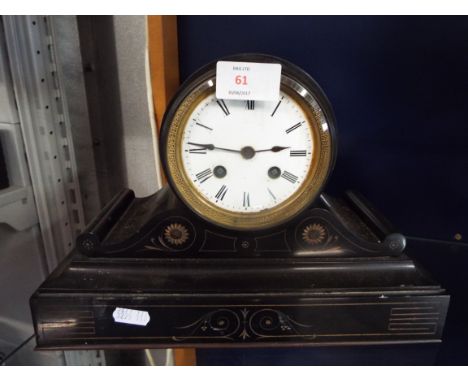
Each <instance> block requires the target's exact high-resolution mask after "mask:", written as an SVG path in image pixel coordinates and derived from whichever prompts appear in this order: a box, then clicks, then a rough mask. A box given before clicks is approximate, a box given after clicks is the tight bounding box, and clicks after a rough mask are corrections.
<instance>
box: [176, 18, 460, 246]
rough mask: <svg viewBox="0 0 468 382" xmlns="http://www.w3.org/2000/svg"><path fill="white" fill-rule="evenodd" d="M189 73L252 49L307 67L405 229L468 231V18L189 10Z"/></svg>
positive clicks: (336, 179)
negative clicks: (201, 12)
mask: <svg viewBox="0 0 468 382" xmlns="http://www.w3.org/2000/svg"><path fill="white" fill-rule="evenodd" d="M179 51H180V63H181V77H182V79H185V78H186V77H187V76H188V75H189V74H191V73H192V72H193V71H194V70H196V69H197V68H199V67H200V66H202V65H203V64H205V63H207V62H209V61H211V60H215V59H218V58H220V57H222V56H225V55H229V54H233V53H242V52H263V53H269V54H273V55H278V56H280V57H283V58H285V59H288V60H290V61H292V62H294V63H295V64H297V65H299V66H301V67H302V68H303V69H305V70H306V71H307V72H308V73H309V74H311V75H312V77H314V78H315V79H316V80H317V81H318V83H319V84H320V85H321V86H322V88H323V89H324V90H325V93H326V94H327V95H328V97H329V99H330V101H331V103H332V105H333V107H334V110H335V114H336V118H337V127H338V135H339V152H338V160H337V164H336V168H335V171H334V172H333V175H332V177H331V179H330V182H329V186H328V187H327V191H329V192H334V193H339V192H340V191H341V190H343V189H347V188H355V189H357V190H359V191H360V192H362V193H363V194H364V195H365V196H366V197H367V198H368V199H369V200H370V201H371V202H373V203H374V204H375V205H376V206H377V207H378V208H379V209H380V210H381V211H382V212H383V213H384V214H385V215H386V216H387V217H388V218H389V219H390V220H391V221H393V222H394V223H395V225H396V226H397V227H399V228H400V229H401V230H402V231H403V232H404V233H405V234H408V235H413V236H423V237H432V238H439V239H446V240H452V239H453V238H454V235H455V234H456V233H460V234H462V236H463V237H464V238H465V239H466V238H467V237H468V219H466V216H467V215H468V177H467V172H468V155H467V150H468V18H462V17H179Z"/></svg>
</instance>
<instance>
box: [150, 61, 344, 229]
mask: <svg viewBox="0 0 468 382" xmlns="http://www.w3.org/2000/svg"><path fill="white" fill-rule="evenodd" d="M222 60H223V61H233V62H255V63H270V64H271V63H275V64H280V65H281V75H282V79H281V85H282V86H286V87H289V86H291V85H285V81H286V82H287V79H292V80H293V81H294V82H297V83H298V84H300V86H301V87H302V88H303V89H304V90H305V91H306V92H307V93H309V94H310V95H311V96H312V97H313V99H314V101H315V102H317V104H318V107H319V109H320V113H321V114H323V116H324V119H325V121H326V124H327V126H328V127H327V133H326V134H324V136H322V135H320V133H318V137H317V138H316V139H317V140H321V141H322V142H321V145H322V150H324V151H325V150H326V151H327V155H329V160H328V161H327V160H323V162H324V163H323V165H318V166H317V167H316V174H317V175H318V176H320V177H321V178H322V181H321V183H320V184H318V186H317V187H313V188H312V189H309V190H310V192H309V194H310V196H308V194H305V195H304V196H306V197H307V198H308V199H310V202H312V201H313V199H314V197H318V195H319V194H320V191H321V190H322V189H323V187H324V185H325V183H326V181H327V179H328V176H329V175H330V173H331V171H332V170H333V167H334V165H335V160H336V152H337V135H336V129H335V125H336V121H335V116H334V113H333V109H332V107H331V104H330V102H329V100H328V98H327V96H326V95H325V92H324V91H323V90H322V88H321V87H320V85H319V84H318V83H317V82H316V81H315V80H314V79H313V78H312V77H311V76H310V75H309V74H308V73H306V72H305V71H304V70H302V69H301V68H299V67H298V66H296V65H294V64H292V63H291V62H289V61H286V60H284V59H282V58H279V57H275V56H271V55H266V54H257V53H245V54H238V55H232V56H228V57H224V58H223V59H222ZM216 63H217V61H213V62H211V63H209V64H207V65H205V66H204V67H202V68H201V69H199V70H198V71H196V72H195V73H193V74H192V75H191V76H190V77H189V78H188V79H187V80H186V81H185V82H184V83H183V84H182V86H181V87H180V89H179V90H178V91H177V93H176V95H175V96H174V98H173V99H172V100H171V102H170V103H169V105H168V107H167V109H166V112H165V114H164V118H163V121H162V125H161V134H160V141H159V142H160V145H159V151H160V157H161V163H162V167H163V168H164V170H165V171H164V172H165V175H166V177H167V180H168V183H169V185H170V187H171V189H172V190H173V191H174V193H176V194H177V195H178V196H179V198H180V199H181V200H182V201H184V196H183V193H182V192H181V191H180V190H179V189H180V188H185V185H183V184H180V183H178V182H177V180H176V179H175V178H174V177H173V176H172V174H171V171H170V168H171V166H170V165H169V161H168V157H169V155H168V147H169V146H170V145H169V144H168V141H169V135H170V129H171V124H172V121H173V120H174V119H176V114H177V112H178V110H179V108H180V107H181V104H182V103H183V101H184V100H185V99H186V98H187V97H189V96H190V95H191V94H192V93H193V92H194V91H196V89H197V88H198V87H199V86H200V85H202V84H204V83H206V82H207V81H209V80H212V79H213V78H215V77H216ZM291 90H292V89H290V91H291ZM301 97H302V98H303V97H304V96H303V95H301ZM308 106H309V107H310V105H308ZM314 112H316V111H314ZM319 128H320V127H318V126H317V127H316V129H319ZM325 136H326V137H325ZM176 171H177V172H178V173H179V172H180V171H183V170H181V169H180V171H179V169H177V170H176ZM196 192H197V191H196V190H195V189H194V190H193V193H196ZM296 201H297V202H299V200H296ZM201 204H202V205H205V203H201ZM308 204H310V203H306V204H305V205H304V207H303V208H302V209H305V208H306V207H307V205H308ZM185 205H186V206H187V207H188V208H190V209H192V211H193V212H195V213H197V214H199V215H200V212H199V211H196V209H195V208H193V207H192V205H191V204H190V203H187V202H185ZM199 205H200V204H199ZM200 208H201V207H200ZM204 211H205V214H204V215H203V216H202V217H203V218H204V219H205V220H208V221H212V222H214V223H215V224H217V225H223V222H221V221H219V220H220V219H217V220H216V219H213V218H212V217H211V214H210V209H205V210H204ZM283 211H284V210H283ZM298 212H300V211H298ZM209 215H210V216H209ZM222 215H223V214H222ZM225 215H226V214H224V215H223V216H222V217H221V219H223V218H224V217H225ZM218 216H219V215H218ZM279 216H280V218H281V215H279ZM236 220H237V222H236V224H235V229H238V230H249V229H250V228H244V227H243V224H242V223H241V222H239V220H241V219H236ZM283 220H285V219H283ZM286 220H289V219H286ZM275 221H276V219H275ZM278 224H279V223H278ZM257 225H258V224H257ZM272 225H273V224H272ZM274 225H277V224H276V223H275V224H274ZM270 226H271V225H270ZM227 228H232V226H227Z"/></svg>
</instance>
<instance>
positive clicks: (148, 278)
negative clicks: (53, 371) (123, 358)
mask: <svg viewBox="0 0 468 382" xmlns="http://www.w3.org/2000/svg"><path fill="white" fill-rule="evenodd" d="M77 244H78V245H77V246H78V248H79V249H80V250H81V253H80V252H79V251H78V250H75V252H73V253H72V254H71V255H70V256H69V257H68V258H67V259H66V260H65V261H64V262H63V263H62V264H61V265H60V266H59V267H58V268H57V269H56V270H55V271H54V272H53V273H52V274H51V275H50V276H49V277H48V279H47V280H46V281H45V282H44V283H43V284H42V285H41V286H40V287H39V289H38V290H37V291H36V293H35V294H34V295H33V296H32V298H31V308H32V313H33V318H34V324H35V330H36V335H37V345H38V349H93V348H95V349H104V348H157V347H161V348H167V347H172V348H173V347H185V346H186V347H210V346H211V347H213V346H218V347H236V346H238V347H239V346H241V347H248V346H252V347H255V346H257V347H268V346H314V345H326V344H335V345H342V344H343V345H344V344H348V345H349V344H377V343H409V342H439V341H440V340H441V336H442V330H443V326H444V321H445V316H446V312H447V308H448V303H449V296H448V295H447V294H446V293H445V291H444V290H443V289H442V288H441V287H440V286H439V285H438V284H437V283H436V282H434V281H433V280H432V279H431V278H430V276H428V275H427V273H426V272H424V271H423V270H421V269H420V268H419V267H418V266H416V265H415V263H414V262H413V261H412V260H411V258H410V257H408V256H407V255H406V253H405V240H404V237H403V236H402V235H400V234H398V233H396V232H395V230H393V229H391V226H390V225H389V224H388V223H387V222H386V221H385V220H384V219H383V218H381V217H380V216H379V215H378V213H377V212H376V211H375V210H374V209H373V208H372V207H371V206H370V205H369V204H368V203H366V202H365V201H364V199H363V198H362V197H359V196H358V195H357V194H355V193H349V194H348V195H347V197H346V199H345V200H337V199H333V198H330V197H328V196H326V195H322V197H321V199H320V201H319V202H317V203H316V204H315V205H314V206H312V207H311V208H310V209H309V210H307V211H305V212H304V213H303V214H301V216H298V217H297V219H295V220H294V221H292V222H290V223H289V224H288V225H287V226H283V227H276V228H275V229H271V230H269V231H261V232H250V233H247V232H234V231H229V230H222V229H220V228H217V227H213V226H211V225H209V224H208V223H205V222H202V221H201V220H200V219H199V218H197V217H196V216H195V215H193V214H192V213H191V212H190V211H188V210H187V209H184V208H183V207H182V206H181V205H180V204H179V202H178V201H177V199H175V198H174V197H173V195H172V194H171V192H170V191H169V190H162V191H161V192H159V193H157V194H156V195H155V196H153V197H149V198H145V199H135V198H134V196H133V195H132V193H131V192H129V191H125V192H122V193H121V194H119V196H118V197H117V198H116V199H114V201H113V202H112V203H110V205H108V206H107V207H106V208H105V209H104V210H103V212H102V214H101V215H100V216H99V217H98V218H97V219H96V220H95V221H94V222H93V223H91V224H90V226H89V227H88V229H87V230H86V232H84V233H83V235H82V236H81V237H80V239H79V240H78V243H77ZM420 250H421V251H425V249H424V248H421V249H420ZM409 255H411V253H409ZM116 308H126V309H133V310H137V311H140V312H146V313H147V314H148V315H149V322H147V323H146V325H135V324H128V323H121V322H116V321H115V319H114V316H113V313H114V311H115V310H116Z"/></svg>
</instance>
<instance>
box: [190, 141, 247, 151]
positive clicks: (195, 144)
mask: <svg viewBox="0 0 468 382" xmlns="http://www.w3.org/2000/svg"><path fill="white" fill-rule="evenodd" d="M187 143H188V144H189V145H192V146H198V147H202V148H204V149H207V150H210V151H211V150H223V151H229V152H232V153H240V152H241V150H233V149H226V148H224V147H217V146H215V145H212V144H203V143H194V142H187Z"/></svg>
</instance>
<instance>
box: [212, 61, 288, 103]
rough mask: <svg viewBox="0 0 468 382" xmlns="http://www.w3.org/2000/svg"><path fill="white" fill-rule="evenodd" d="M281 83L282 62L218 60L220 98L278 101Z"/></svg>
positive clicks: (217, 73) (217, 88)
mask: <svg viewBox="0 0 468 382" xmlns="http://www.w3.org/2000/svg"><path fill="white" fill-rule="evenodd" d="M280 83H281V65H280V64H263V63H258V62H235V61H218V63H217V64H216V98H218V99H237V100H249V101H277V100H278V99H279V95H280Z"/></svg>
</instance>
